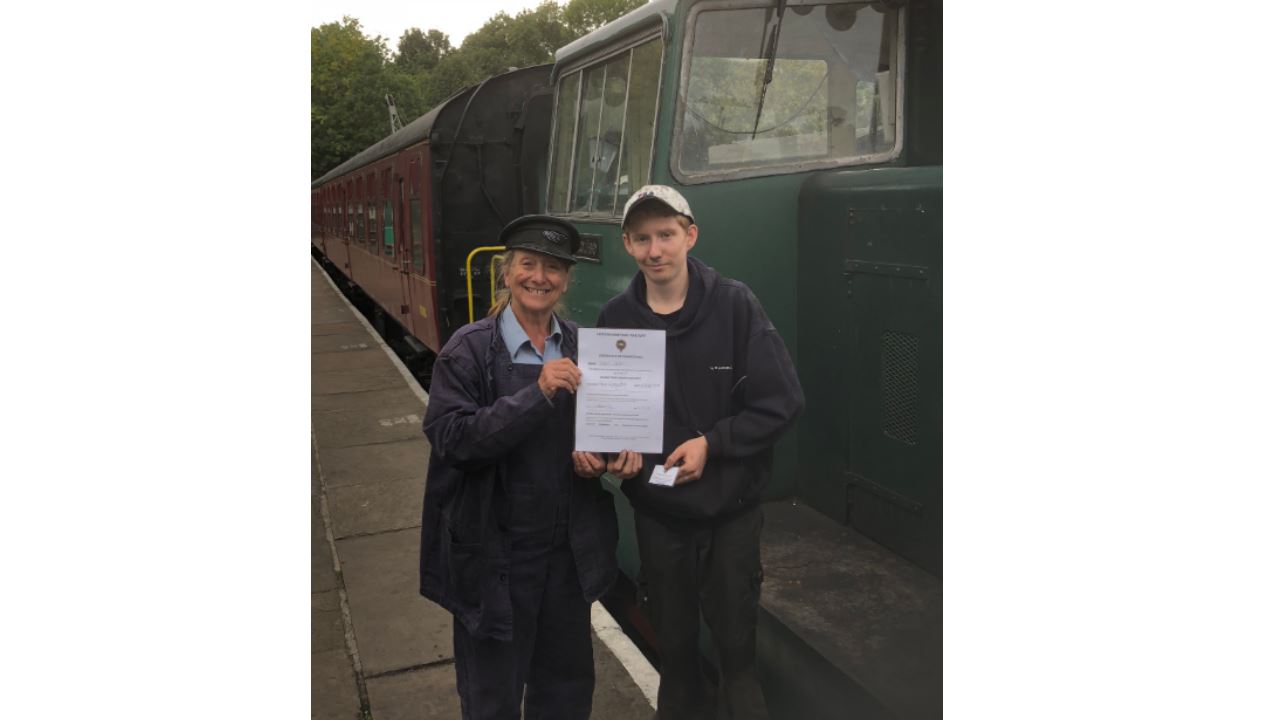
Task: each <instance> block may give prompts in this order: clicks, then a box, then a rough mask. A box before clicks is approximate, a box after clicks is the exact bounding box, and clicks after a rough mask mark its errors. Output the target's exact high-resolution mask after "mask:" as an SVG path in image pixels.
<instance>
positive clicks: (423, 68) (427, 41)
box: [395, 27, 453, 75]
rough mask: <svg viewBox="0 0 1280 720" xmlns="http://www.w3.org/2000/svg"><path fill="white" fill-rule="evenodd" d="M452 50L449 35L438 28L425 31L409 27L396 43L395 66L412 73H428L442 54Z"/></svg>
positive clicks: (444, 54)
mask: <svg viewBox="0 0 1280 720" xmlns="http://www.w3.org/2000/svg"><path fill="white" fill-rule="evenodd" d="M451 52H453V46H452V45H450V44H449V36H448V35H445V34H444V33H442V32H440V31H439V30H428V31H426V32H425V33H424V32H422V31H421V30H419V29H418V28H416V27H415V28H409V29H408V30H406V31H405V32H404V34H403V35H401V36H400V42H399V43H397V44H396V59H395V64H396V67H397V68H399V69H401V70H404V71H407V72H410V73H414V74H423V75H425V74H426V73H430V72H431V71H432V70H433V69H435V67H436V65H438V64H439V63H440V60H441V59H442V58H444V56H446V55H448V54H449V53H451Z"/></svg>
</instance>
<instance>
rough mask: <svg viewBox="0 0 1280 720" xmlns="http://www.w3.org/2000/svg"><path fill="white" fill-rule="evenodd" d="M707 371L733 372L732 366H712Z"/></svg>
mask: <svg viewBox="0 0 1280 720" xmlns="http://www.w3.org/2000/svg"><path fill="white" fill-rule="evenodd" d="M708 369H709V370H711V371H712V372H714V371H716V370H733V366H732V365H712V366H711V367H710V368H708Z"/></svg>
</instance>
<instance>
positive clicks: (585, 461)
mask: <svg viewBox="0 0 1280 720" xmlns="http://www.w3.org/2000/svg"><path fill="white" fill-rule="evenodd" d="M604 470H605V466H604V458H602V457H600V456H599V455H598V454H596V453H593V452H575V453H574V454H573V471H574V472H575V473H577V474H578V475H579V476H580V477H584V478H598V477H600V476H601V475H603V474H604Z"/></svg>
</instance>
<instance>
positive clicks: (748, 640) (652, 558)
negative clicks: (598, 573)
mask: <svg viewBox="0 0 1280 720" xmlns="http://www.w3.org/2000/svg"><path fill="white" fill-rule="evenodd" d="M635 518H636V540H637V543H638V545H639V549H640V571H641V575H642V576H643V587H642V592H644V593H645V594H646V595H647V597H648V603H649V606H650V608H651V612H652V615H653V620H654V626H655V630H656V631H657V635H658V653H659V655H660V656H661V659H662V682H661V684H660V685H659V686H658V717H659V718H662V719H663V720H692V719H695V718H707V719H710V718H716V719H717V720H743V719H744V718H752V719H755V718H768V712H767V711H766V709H765V705H764V694H763V693H762V692H761V691H760V680H759V678H758V677H757V675H756V669H755V662H756V612H757V610H758V608H759V607H760V581H761V579H762V577H763V574H762V571H761V567H760V530H761V528H762V527H763V524H764V514H763V512H762V511H761V510H760V508H759V507H756V508H754V509H752V510H749V511H747V512H745V513H742V514H740V515H737V516H734V517H732V518H729V519H727V520H718V521H704V522H689V521H676V520H671V519H665V518H663V519H660V518H656V517H652V516H647V515H644V514H643V513H641V512H639V511H637V512H636V515H635ZM699 610H701V614H702V616H703V617H705V618H706V621H707V627H709V628H710V629H711V640H712V644H713V646H714V647H715V652H716V659H717V661H718V663H719V666H720V683H719V687H718V688H717V691H716V694H715V698H714V700H712V699H711V697H710V694H709V692H708V690H707V688H706V687H705V686H704V682H703V678H702V670H701V667H700V666H699V660H698V630H699V622H698V618H699Z"/></svg>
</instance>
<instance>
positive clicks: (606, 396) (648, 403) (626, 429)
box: [573, 328, 667, 453]
mask: <svg viewBox="0 0 1280 720" xmlns="http://www.w3.org/2000/svg"><path fill="white" fill-rule="evenodd" d="M666 368H667V333H666V332H665V331H663V330H613V329H609V328H594V329H592V328H581V329H579V330H578V369H579V370H581V371H582V381H581V382H580V383H579V384H578V405H577V417H576V418H575V422H574V446H573V449H574V450H583V451H590V452H610V453H612V452H620V451H622V450H634V451H635V452H639V453H660V452H662V401H663V386H664V384H665V380H666V374H667V373H666Z"/></svg>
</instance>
